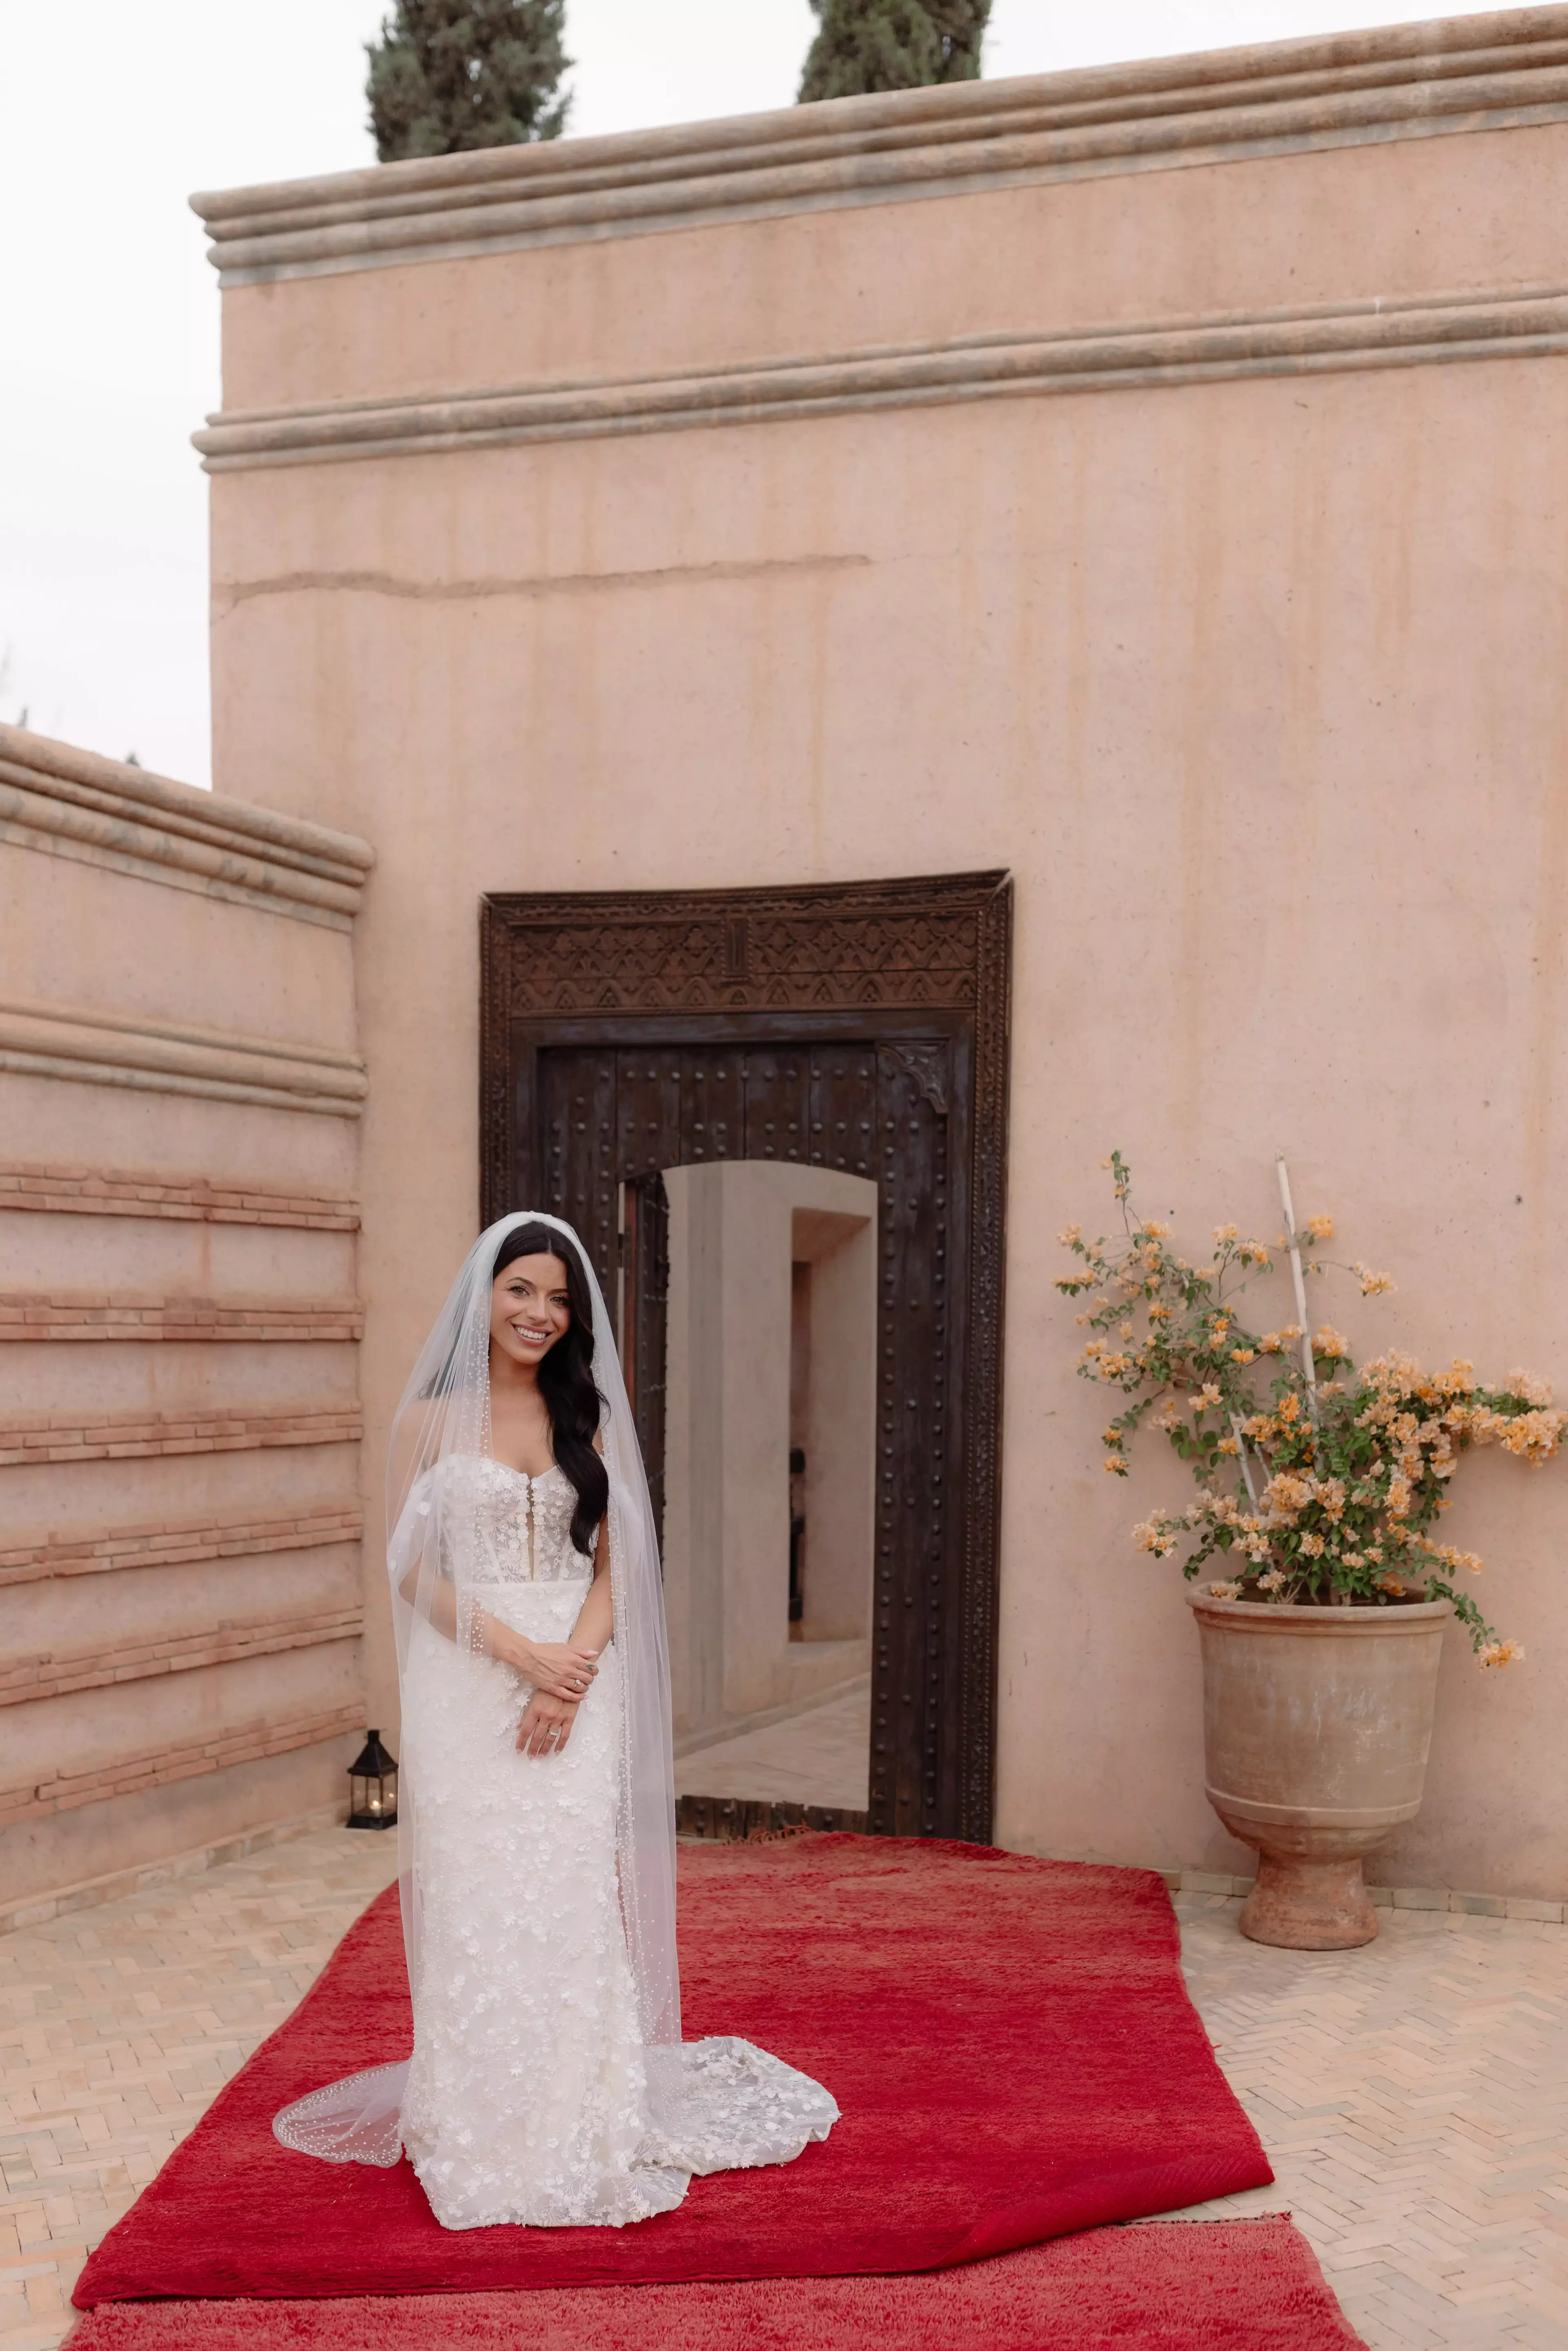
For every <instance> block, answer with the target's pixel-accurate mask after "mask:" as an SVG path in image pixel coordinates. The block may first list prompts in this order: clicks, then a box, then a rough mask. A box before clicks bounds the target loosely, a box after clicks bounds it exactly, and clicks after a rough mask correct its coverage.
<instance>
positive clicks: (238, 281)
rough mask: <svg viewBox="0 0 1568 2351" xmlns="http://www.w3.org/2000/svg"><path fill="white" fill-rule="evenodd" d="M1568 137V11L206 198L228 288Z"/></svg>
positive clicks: (742, 119) (401, 167)
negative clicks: (1399, 143)
mask: <svg viewBox="0 0 1568 2351" xmlns="http://www.w3.org/2000/svg"><path fill="white" fill-rule="evenodd" d="M1563 120H1568V8H1564V7H1542V8H1520V9H1510V10H1508V11H1506V12H1502V13H1500V14H1497V15H1492V16H1456V17H1449V18H1446V19H1438V20H1437V21H1435V22H1434V21H1431V20H1427V21H1426V22H1423V23H1418V24H1410V25H1396V26H1388V27H1385V28H1383V29H1381V30H1377V31H1372V32H1354V33H1343V34H1338V35H1334V36H1332V37H1321V38H1314V39H1309V40H1299V41H1280V42H1270V43H1268V44H1265V45H1261V46H1253V47H1245V48H1234V49H1221V50H1214V51H1209V52H1207V53H1205V54H1203V55H1200V56H1197V57H1163V58H1151V59H1145V60H1141V61H1139V62H1137V63H1134V64H1131V65H1119V66H1111V67H1105V66H1095V67H1092V68H1087V69H1082V70H1079V71H1075V72H1071V73H1061V74H1048V75H1040V76H1035V77H1030V78H1024V79H1018V80H1007V81H980V82H967V83H958V84H956V85H950V86H947V87H945V88H940V89H919V90H902V91H898V92H896V93H894V94H892V95H889V96H879V97H873V98H854V99H833V100H831V101H829V102H828V103H826V104H822V105H817V106H806V107H794V108H789V109H788V110H779V111H778V112H774V113H768V114H753V115H741V116H737V117H734V118H732V119H730V120H727V121H718V122H697V123H686V124H681V125H679V126H676V127H674V128H672V129H667V130H661V131H632V132H629V133H622V134H619V135H617V136H615V137H612V138H601V139H563V140H559V141H554V140H552V141H545V142H540V143H536V144H530V145H524V146H517V147H505V148H491V149H486V150H483V151H481V152H477V153H473V154H465V155H454V156H433V157H429V158H426V159H423V160H422V161H419V162H410V163H392V164H382V165H380V166H378V167H375V168H373V169H370V170H364V171H359V172H338V173H335V174H333V175H332V176H330V177H328V178H321V179H309V180H294V181H282V182H277V183H271V184H268V185H264V186H256V187H247V188H237V189H230V190H225V191H222V192H219V193H204V194H199V195H195V196H193V197H192V199H191V203H192V206H193V209H194V210H195V211H196V212H197V213H198V214H200V215H201V217H202V219H203V221H204V223H205V225H206V227H207V230H208V232H209V235H211V237H212V239H213V245H212V247H211V256H210V257H211V258H212V260H213V262H214V265H215V266H217V267H218V269H219V270H220V272H221V273H222V279H223V283H224V285H225V287H227V286H243V285H248V284H253V283H256V282H258V281H260V282H265V281H267V280H275V279H278V278H285V277H316V276H321V275H326V274H331V273H336V272H340V271H344V270H357V269H373V268H385V267H387V266H392V265H396V264H401V263H406V262H411V261H433V260H442V259H449V258H455V257H460V256H470V255H476V254H483V253H490V252H496V251H500V250H505V249H507V248H515V247H517V246H528V245H540V244H559V243H565V242H573V241H577V240H580V239H582V238H588V237H607V236H626V235H640V234H647V233H649V232H652V231H658V230H664V229H671V228H678V227H686V226H691V225H697V224H701V223H705V222H715V221H722V220H737V219H757V218H760V217H766V216H768V215H771V214H782V213H794V212H800V211H806V210H813V209H822V208H829V207H834V208H836V207H841V206H846V205H853V204H890V203H898V202H903V201H908V200H910V199H912V198H920V197H929V196H937V195H946V194H956V193H967V192H971V191H978V190H984V189H993V188H1003V187H1009V186H1019V185H1024V184H1029V183H1039V182H1041V181H1048V180H1056V179H1068V178H1081V177H1084V176H1087V175H1090V174H1103V173H1109V172H1135V171H1151V170H1153V171H1169V170H1172V169H1176V168H1180V167H1181V166H1183V165H1190V164H1197V163H1207V162H1226V161H1237V160H1242V159H1245V158H1247V157H1249V156H1259V155H1273V154H1289V153H1297V152H1302V151H1303V150H1307V149H1312V148H1322V147H1336V146H1343V145H1349V144H1362V143H1365V142H1368V141H1385V140H1389V139H1401V138H1428V137H1431V136H1433V135H1434V134H1438V133H1442V132H1445V131H1481V130H1494V129H1497V130H1500V129H1506V128H1511V127H1514V126H1518V125H1522V124H1531V123H1540V122H1557V121H1563Z"/></svg>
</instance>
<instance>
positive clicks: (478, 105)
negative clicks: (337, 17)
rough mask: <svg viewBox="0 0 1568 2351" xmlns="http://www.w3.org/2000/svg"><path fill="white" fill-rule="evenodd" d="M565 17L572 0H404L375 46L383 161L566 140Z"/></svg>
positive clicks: (372, 96)
mask: <svg viewBox="0 0 1568 2351" xmlns="http://www.w3.org/2000/svg"><path fill="white" fill-rule="evenodd" d="M565 18H566V0H396V4H395V5H394V7H393V9H392V15H391V16H388V17H387V18H386V20H385V22H384V23H383V24H382V37H381V38H380V40H379V41H367V42H366V44H365V54H366V56H367V57H369V58H370V61H371V71H370V78H369V80H368V81H367V82H366V85H365V95H366V97H367V98H368V99H369V100H370V105H371V131H373V132H374V133H375V141H376V153H377V155H378V156H379V157H380V159H381V161H382V162H383V163H401V162H403V161H404V160H405V159H406V158H407V157H409V156H411V155H455V154H457V153H459V152H461V151H463V150H465V149H467V148H471V147H515V146H517V145H518V144H520V143H521V142H522V141H525V140H529V139H559V136H560V133H561V131H562V130H563V129H564V128H565V125H566V117H567V110H568V108H569V106H570V103H571V100H570V94H569V93H565V92H562V93H561V94H560V95H559V96H558V95H557V90H558V88H559V82H560V78H561V76H562V74H564V73H565V72H566V70H567V68H568V67H569V66H570V63H571V60H570V57H568V56H567V54H566V50H565V48H564V47H563V46H562V34H563V32H564V30H565Z"/></svg>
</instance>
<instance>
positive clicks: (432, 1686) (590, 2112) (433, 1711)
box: [275, 1456, 839, 2229]
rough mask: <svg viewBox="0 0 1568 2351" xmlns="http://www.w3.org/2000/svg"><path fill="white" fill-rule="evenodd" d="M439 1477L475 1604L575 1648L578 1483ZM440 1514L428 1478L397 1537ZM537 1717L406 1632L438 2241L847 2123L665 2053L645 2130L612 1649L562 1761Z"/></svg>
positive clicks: (581, 1590) (476, 1669)
mask: <svg viewBox="0 0 1568 2351" xmlns="http://www.w3.org/2000/svg"><path fill="white" fill-rule="evenodd" d="M431 1475H432V1476H434V1478H439V1479H444V1480H445V1481H446V1485H445V1489H444V1494H443V1502H444V1510H445V1515H446V1517H447V1519H448V1520H449V1522H450V1521H452V1520H460V1521H461V1523H462V1524H463V1525H464V1526H465V1529H466V1530H468V1531H470V1533H469V1539H470V1540H471V1541H473V1542H474V1544H475V1546H476V1557H475V1559H474V1561H473V1562H472V1567H471V1573H472V1578H473V1581H472V1586H471V1590H472V1597H473V1599H474V1600H475V1601H476V1603H477V1604H478V1605H479V1606H480V1607H482V1608H483V1609H485V1610H486V1612H488V1614H491V1615H494V1616H498V1617H502V1618H504V1619H505V1621H506V1622H507V1624H508V1625H512V1626H513V1627H514V1628H515V1629H516V1630H517V1632H520V1633H522V1634H524V1635H526V1636H527V1637H528V1638H529V1639H531V1640H539V1641H565V1640H567V1639H569V1638H570V1634H571V1630H572V1627H573V1625H575V1623H576V1621H577V1617H578V1614H579V1611H580V1608H581V1606H582V1604H583V1601H584V1599H585V1598H586V1597H587V1594H588V1590H589V1584H590V1581H591V1578H590V1573H589V1562H587V1560H585V1559H584V1557H583V1556H582V1554H581V1552H578V1551H576V1550H574V1548H573V1546H572V1542H571V1533H570V1528H571V1517H572V1511H573V1509H574V1507H575V1505H576V1500H577V1495H576V1489H575V1488H574V1487H573V1486H572V1484H571V1481H570V1479H568V1478H567V1476H566V1475H565V1473H564V1472H563V1471H562V1470H560V1469H559V1468H552V1469H550V1470H549V1471H547V1473H546V1474H545V1475H544V1476H543V1477H540V1478H528V1476H526V1475H525V1474H524V1473H523V1472H521V1471H519V1470H514V1469H509V1468H506V1467H505V1466H504V1465H503V1464H502V1463H500V1462H498V1461H495V1460H491V1459H486V1458H476V1457H473V1456H469V1457H466V1458H464V1457H455V1458H450V1459H448V1460H447V1461H446V1462H444V1464H443V1465H442V1466H441V1467H440V1468H438V1469H436V1470H435V1471H434V1472H433V1473H431ZM455 1487H456V1488H457V1489H460V1490H456V1491H455V1490H454V1489H455ZM431 1507H432V1491H431V1478H430V1477H426V1478H424V1479H421V1481H420V1483H419V1484H418V1485H416V1486H415V1488H414V1489H413V1493H412V1494H411V1495H410V1498H409V1502H408V1505H407V1512H406V1513H405V1518H406V1517H410V1516H412V1517H413V1518H414V1519H417V1518H418V1517H419V1516H420V1515H421V1514H423V1515H425V1516H426V1517H427V1516H428V1513H429V1511H430V1510H431ZM403 1532H404V1530H403V1529H402V1528H400V1530H399V1533H400V1535H402V1533H403ZM407 1533H408V1537H409V1539H410V1541H411V1543H413V1544H415V1545H416V1544H417V1541H418V1529H417V1527H413V1526H411V1527H409V1528H408V1530H407ZM393 1548H394V1552H395V1551H396V1549H397V1545H396V1543H395V1542H394V1546H393ZM527 1697H528V1687H527V1685H526V1684H523V1683H520V1682H519V1680H518V1678H517V1675H516V1674H515V1673H513V1672H512V1671H510V1670H509V1669H508V1668H507V1667H505V1666H501V1665H498V1664H497V1663H495V1662H494V1661H493V1660H492V1659H490V1658H488V1657H485V1656H473V1655H471V1654H469V1653H468V1652H467V1651H466V1650H465V1649H463V1648H460V1647H459V1646H457V1645H456V1644H455V1643H454V1642H453V1641H451V1640H448V1639H446V1638H445V1637H444V1635H442V1634H440V1633H439V1632H437V1631H436V1630H435V1628H434V1626H433V1625H430V1624H429V1623H425V1622H421V1623H419V1624H417V1625H415V1626H414V1629H413V1636H412V1640H411V1644H410V1649H409V1656H408V1664H407V1669H406V1680H405V1687H404V1696H403V1720H402V1773H403V1776H404V1779H405V1781H406V1782H409V1783H411V1784H412V1787H413V1792H414V1793H415V1795H416V1797H417V1802H418V1806H419V1820H420V1843H419V1863H418V1880H419V1886H418V1891H419V1898H420V1903H421V1917H422V1943H421V1959H420V1966H419V1980H418V1982H417V1983H415V1984H414V1986H413V2026H414V2040H413V2061H412V2064H411V2065H410V2067H409V2072H408V2080H407V2086H406V2089H405V2090H404V2092H403V2096H402V2112H401V2116H400V2117H399V2123H398V2127H399V2129H400V2130H401V2136H402V2144H403V2147H405V2148H406V2151H407V2153H408V2155H409V2157H410V2158H411V2159H412V2161H413V2166H414V2168H415V2170H416V2171H417V2172H418V2174H419V2178H420V2179H421V2181H422V2183H423V2187H424V2190H425V2193H426V2195H427V2196H428V2197H429V2199H430V2203H431V2207H432V2209H433V2210H434V2213H435V2216H436V2218H437V2220H440V2221H441V2223H442V2225H443V2226H444V2227H445V2228H448V2229H477V2228H486V2227H489V2226H492V2225H494V2224H496V2223H497V2222H503V2221H520V2222H523V2223H525V2224H527V2225H528V2226H531V2227H536V2228H556V2227H569V2226H581V2225H583V2224H585V2223H587V2224H600V2225H607V2226H612V2227H616V2226H620V2225H622V2224H623V2223H624V2222H627V2221H632V2220H645V2219H647V2218H648V2217H649V2216H650V2215H652V2214H653V2213H656V2212H665V2211H668V2210H671V2209H672V2208H673V2207H674V2206H675V2205H677V2204H679V2203H680V2201H681V2200H682V2199H683V2197H684V2196H685V2193H686V2189H687V2187H688V2185H689V2182H690V2178H691V2175H692V2174H693V2173H694V2172H712V2171H726V2170H734V2169H739V2168H746V2167H749V2166H752V2165H756V2164H769V2163H786V2162H789V2161H790V2160H791V2159H792V2158H794V2157H796V2156H797V2155H799V2154H800V2151H801V2149H802V2148H803V2147H805V2146H806V2145H807V2144H808V2143H809V2141H810V2140H812V2139H821V2138H825V2137H827V2135H828V2132H829V2130H830V2129H831V2126H832V2124H833V2123H834V2121H835V2120H836V2119H837V2116H838V2111H839V2110H838V2107H837V2105H836V2104H835V2102H834V2100H833V2099H832V2097H831V2095H829V2093H828V2092H827V2091H826V2090H824V2089H822V2088H821V2086H820V2085H818V2084H817V2083H815V2082H813V2081H811V2080H810V2079H809V2078H808V2077H807V2076H806V2075H805V2074H800V2073H798V2072H796V2071H795V2069H794V2068H793V2067H791V2066H789V2065H786V2064H782V2063H781V2062H780V2061H779V2059H778V2058H775V2057H770V2056H768V2054H767V2053H766V2052H765V2051H763V2050H760V2049H757V2048H754V2047H753V2046H752V2045H751V2044H750V2043H747V2042H744V2041H737V2040H729V2039H716V2040H709V2041H700V2042H688V2043H685V2045H684V2047H683V2048H682V2049H681V2050H680V2051H679V2053H678V2057H677V2059H676V2063H677V2064H678V2068H679V2072H678V2076H677V2079H676V2082H675V2085H674V2095H673V2096H670V2097H669V2098H667V2099H665V2100H663V2101H661V2104H662V2105H663V2108H664V2117H665V2118H664V2123H663V2125H662V2126H660V2127H658V2128H655V2127H654V2126H653V2123H652V2121H651V2118H650V2098H649V2085H648V2075H647V2064H646V2060H645V2056H644V2051H643V2040H642V2035H641V2032H640V2029H639V2024H638V2016H637V2003H636V1996H635V1991H634V1986H633V1980H632V1969H631V1964H630V1961H629V1959H628V1956H627V1948H626V1939H625V1935H624V1932H623V1929H622V1917H621V1907H620V1897H619V1891H618V1879H617V1865H616V1812H617V1802H618V1795H619V1774H618V1758H619V1753H620V1735H621V1726H620V1709H621V1706H622V1686H621V1669H620V1665H619V1662H618V1660H617V1657H616V1653H615V1646H614V1643H613V1642H612V1644H611V1646H609V1647H608V1648H607V1649H606V1650H605V1651H604V1653H603V1655H602V1657H601V1661H600V1667H599V1672H598V1676H597V1677H596V1679H595V1680H594V1682H593V1684H592V1686H591V1688H590V1690H589V1692H588V1694H587V1696H586V1697H585V1698H584V1699H583V1701H582V1703H581V1705H580V1708H579V1709H578V1716H577V1720H576V1723H575V1725H574V1727H573V1729H572V1732H571V1736H570V1740H569V1741H568V1743H567V1745H566V1747H565V1749H564V1750H563V1751H562V1752H560V1753H559V1754H552V1755H547V1756H538V1757H535V1756H528V1755H523V1754H519V1753H518V1752H517V1749H516V1743H515V1742H516V1739H517V1722H518V1719H519V1716H520V1714H521V1711H522V1708H523V1705H524V1703H525V1701H526V1699H527ZM325 2095H327V2094H325V2093H320V2092H318V2093H315V2094H313V2095H312V2097H308V2098H304V2099H301V2100H299V2101H298V2104H297V2105H294V2106H292V2107H289V2108H287V2109H286V2110H285V2112H284V2113H283V2114H282V2115H280V2116H278V2117H277V2123H276V2124H275V2128H276V2129H277V2135H278V2137H280V2138H281V2139H282V2140H283V2142H284V2144H285V2145H286V2146H292V2147H298V2148H299V2149H300V2150H301V2151H302V2152H305V2153H309V2154H318V2155H319V2154H331V2153H332V2152H333V2150H332V2148H331V2147H329V2146H326V2145H324V2144H322V2143H321V2136H322V2135H321V2134H320V2133H319V2131H313V2130H312V2126H311V2109H312V2107H313V2105H315V2104H316V2102H317V2100H319V2099H321V2098H322V2097H324V2096H325ZM392 2153H393V2154H394V2155H395V2141H394V2142H393V2143H392Z"/></svg>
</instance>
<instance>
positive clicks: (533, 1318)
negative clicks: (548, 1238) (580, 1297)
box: [490, 1257, 571, 1370]
mask: <svg viewBox="0 0 1568 2351" xmlns="http://www.w3.org/2000/svg"><path fill="white" fill-rule="evenodd" d="M570 1322H571V1301H570V1298H569V1297H568V1295H567V1287H566V1268H565V1266H564V1265H563V1264H562V1263H561V1261H560V1259H559V1257H515V1258H514V1259H512V1262H511V1264H510V1265H507V1266H503V1267H502V1269H501V1270H500V1272H499V1273H498V1274H497V1276H496V1280H495V1282H494V1284H493V1286H492V1288H491V1291H490V1361H491V1367H492V1370H494V1368H495V1364H496V1356H497V1353H500V1354H502V1355H504V1356H506V1357H507V1358H508V1359H509V1361H510V1362H511V1363H513V1364H516V1365H517V1368H518V1369H519V1370H524V1369H527V1370H533V1369H536V1368H537V1367H538V1364H541V1363H542V1362H543V1361H544V1358H545V1357H546V1356H547V1355H548V1354H549V1351H550V1349H551V1348H552V1347H553V1346H554V1345H555V1343H556V1341H557V1340H558V1339H559V1338H560V1337H561V1335H562V1333H563V1332H565V1331H566V1330H567V1328H568V1326H569V1325H570Z"/></svg>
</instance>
